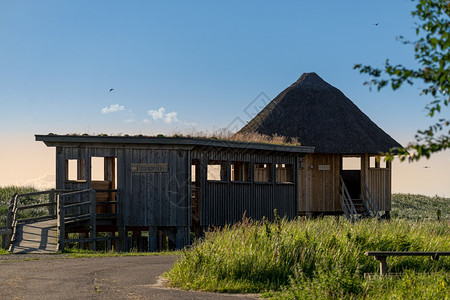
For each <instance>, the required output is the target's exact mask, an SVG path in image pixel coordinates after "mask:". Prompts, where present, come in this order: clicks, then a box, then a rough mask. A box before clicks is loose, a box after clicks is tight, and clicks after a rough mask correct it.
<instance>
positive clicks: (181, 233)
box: [175, 227, 186, 250]
mask: <svg viewBox="0 0 450 300" xmlns="http://www.w3.org/2000/svg"><path fill="white" fill-rule="evenodd" d="M185 238H186V228H185V227H177V235H176V245H175V247H176V249H177V250H181V249H183V248H184V246H186V241H185Z"/></svg>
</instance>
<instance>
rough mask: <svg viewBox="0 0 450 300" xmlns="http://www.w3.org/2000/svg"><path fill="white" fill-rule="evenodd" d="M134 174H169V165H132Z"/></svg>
mask: <svg viewBox="0 0 450 300" xmlns="http://www.w3.org/2000/svg"><path fill="white" fill-rule="evenodd" d="M131 172H132V173H167V172H168V166H167V163H160V164H131Z"/></svg>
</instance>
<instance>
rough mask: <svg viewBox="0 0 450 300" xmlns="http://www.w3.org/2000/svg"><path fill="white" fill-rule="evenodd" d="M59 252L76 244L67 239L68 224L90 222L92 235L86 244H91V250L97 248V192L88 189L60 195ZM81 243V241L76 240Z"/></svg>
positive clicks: (86, 240)
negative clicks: (71, 244)
mask: <svg viewBox="0 0 450 300" xmlns="http://www.w3.org/2000/svg"><path fill="white" fill-rule="evenodd" d="M57 202H58V250H60V251H63V250H64V247H65V244H66V243H69V242H75V241H74V240H73V239H70V240H69V239H66V224H68V223H72V222H80V221H89V227H90V234H89V238H88V239H84V240H85V241H84V242H90V248H91V250H95V248H96V241H97V239H96V235H97V234H96V228H97V226H96V216H95V207H96V203H95V190H94V189H87V190H81V191H75V192H71V193H65V194H61V195H58V201H57ZM76 240H77V241H78V242H81V239H76Z"/></svg>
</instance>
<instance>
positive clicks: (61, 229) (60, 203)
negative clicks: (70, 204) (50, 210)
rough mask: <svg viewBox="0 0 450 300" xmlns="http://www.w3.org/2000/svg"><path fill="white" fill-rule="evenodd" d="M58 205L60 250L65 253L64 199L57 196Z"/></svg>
mask: <svg viewBox="0 0 450 300" xmlns="http://www.w3.org/2000/svg"><path fill="white" fill-rule="evenodd" d="M56 204H57V211H58V250H59V251H61V252H64V245H65V243H64V239H65V236H66V235H65V224H64V219H65V216H64V197H61V196H60V195H57V196H56Z"/></svg>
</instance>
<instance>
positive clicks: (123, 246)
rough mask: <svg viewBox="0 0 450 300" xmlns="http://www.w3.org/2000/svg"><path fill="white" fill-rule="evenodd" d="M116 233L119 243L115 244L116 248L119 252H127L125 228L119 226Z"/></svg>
mask: <svg viewBox="0 0 450 300" xmlns="http://www.w3.org/2000/svg"><path fill="white" fill-rule="evenodd" d="M118 232H119V241H118V243H117V244H118V245H117V246H118V248H119V250H120V251H122V252H126V251H128V250H129V249H128V245H127V240H128V234H127V229H126V227H125V226H119V228H118Z"/></svg>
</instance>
